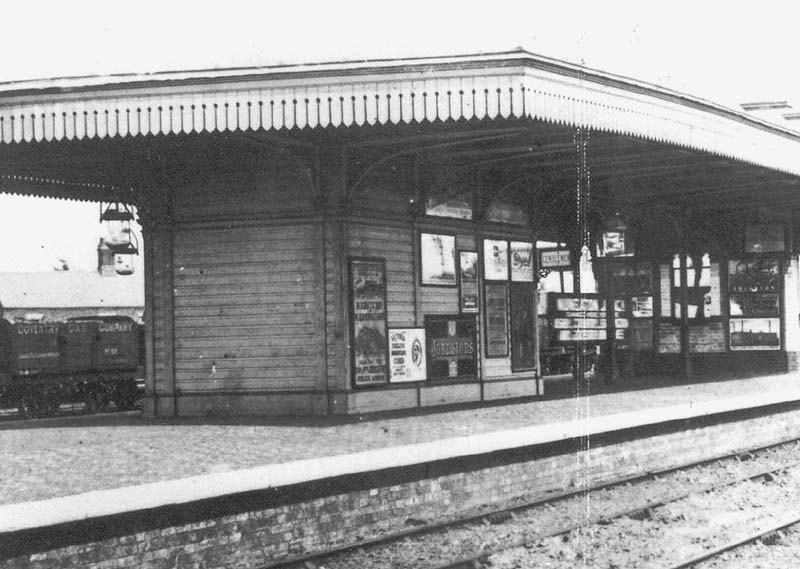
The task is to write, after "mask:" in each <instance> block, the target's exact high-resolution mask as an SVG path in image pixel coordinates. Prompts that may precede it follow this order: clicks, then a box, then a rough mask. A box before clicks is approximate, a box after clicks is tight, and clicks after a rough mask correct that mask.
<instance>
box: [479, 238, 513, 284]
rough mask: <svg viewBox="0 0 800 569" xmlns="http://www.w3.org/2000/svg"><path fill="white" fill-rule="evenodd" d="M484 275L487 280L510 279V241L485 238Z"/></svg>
mask: <svg viewBox="0 0 800 569" xmlns="http://www.w3.org/2000/svg"><path fill="white" fill-rule="evenodd" d="M483 275H484V277H485V278H486V280H487V281H507V280H508V241H503V240H497V239H484V240H483Z"/></svg>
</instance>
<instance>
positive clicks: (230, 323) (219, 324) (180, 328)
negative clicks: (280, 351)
mask: <svg viewBox="0 0 800 569" xmlns="http://www.w3.org/2000/svg"><path fill="white" fill-rule="evenodd" d="M314 324H315V320H314V318H313V315H311V314H291V315H275V316H272V317H264V316H256V317H247V316H238V317H237V316H231V317H229V318H185V317H182V318H181V319H180V320H178V321H177V323H176V325H175V334H176V336H178V335H182V334H183V333H184V331H187V332H188V333H192V332H193V331H194V330H197V329H198V328H210V329H228V328H241V327H243V326H248V327H252V326H265V327H274V326H278V327H281V328H283V329H284V330H285V331H286V332H291V331H292V330H295V329H299V330H306V329H310V327H311V326H313V325H314Z"/></svg>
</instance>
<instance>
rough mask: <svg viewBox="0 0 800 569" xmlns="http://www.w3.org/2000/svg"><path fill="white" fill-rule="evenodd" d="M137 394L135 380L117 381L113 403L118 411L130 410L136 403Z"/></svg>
mask: <svg viewBox="0 0 800 569" xmlns="http://www.w3.org/2000/svg"><path fill="white" fill-rule="evenodd" d="M138 396H139V393H138V388H137V387H136V381H135V380H133V379H125V380H122V381H120V382H119V383H117V386H116V389H115V391H114V403H116V405H117V409H119V410H120V411H130V410H131V409H133V408H134V406H135V405H136V399H137V397H138Z"/></svg>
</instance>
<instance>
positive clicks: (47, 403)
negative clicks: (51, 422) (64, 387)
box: [41, 389, 61, 417]
mask: <svg viewBox="0 0 800 569" xmlns="http://www.w3.org/2000/svg"><path fill="white" fill-rule="evenodd" d="M59 407H61V395H60V393H59V392H58V390H57V389H49V390H47V391H46V392H45V393H44V394H43V396H42V405H41V413H42V415H41V416H42V417H52V416H53V415H55V414H56V413H57V412H58V409H59Z"/></svg>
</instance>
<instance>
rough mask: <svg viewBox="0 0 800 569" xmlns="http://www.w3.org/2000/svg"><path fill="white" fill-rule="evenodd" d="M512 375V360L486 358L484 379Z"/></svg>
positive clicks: (484, 361)
mask: <svg viewBox="0 0 800 569" xmlns="http://www.w3.org/2000/svg"><path fill="white" fill-rule="evenodd" d="M507 375H511V358H485V359H484V360H483V377H486V378H491V377H503V376H507Z"/></svg>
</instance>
